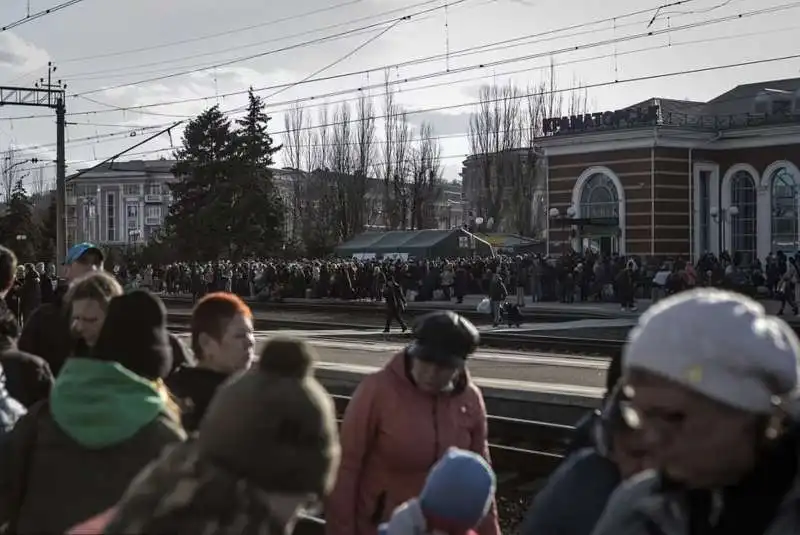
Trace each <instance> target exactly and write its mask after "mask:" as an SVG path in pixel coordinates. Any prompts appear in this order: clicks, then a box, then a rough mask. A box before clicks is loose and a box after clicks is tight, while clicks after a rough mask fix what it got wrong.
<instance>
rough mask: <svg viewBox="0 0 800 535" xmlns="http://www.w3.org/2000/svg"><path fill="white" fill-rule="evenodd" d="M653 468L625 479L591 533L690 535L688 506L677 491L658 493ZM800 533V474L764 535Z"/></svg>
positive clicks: (608, 534) (656, 477) (607, 534)
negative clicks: (687, 514)
mask: <svg viewBox="0 0 800 535" xmlns="http://www.w3.org/2000/svg"><path fill="white" fill-rule="evenodd" d="M659 486H660V485H659V478H658V475H656V474H655V473H654V472H652V471H648V472H643V473H641V474H639V475H637V476H634V477H633V478H631V479H629V480H628V481H626V482H625V483H624V484H622V485H621V486H620V487H618V488H617V490H616V491H615V492H614V494H613V495H612V496H611V499H610V500H609V502H608V505H607V506H606V509H605V512H604V513H603V516H602V517H601V518H600V521H599V522H598V523H597V525H596V526H595V529H594V531H593V532H592V535H687V534H688V526H687V524H688V523H687V521H686V513H685V511H686V507H685V503H684V502H683V499H682V496H681V495H680V494H678V493H675V494H663V493H661V492H659V490H658V489H659ZM797 533H800V475H798V477H797V478H796V479H795V483H794V485H793V486H792V489H791V490H790V491H789V492H788V493H787V494H786V496H785V498H784V501H783V503H782V505H781V506H780V509H779V512H778V514H777V515H776V516H775V518H774V520H773V522H772V524H771V525H770V526H769V528H768V529H767V531H765V532H764V535H790V534H791V535H796V534H797Z"/></svg>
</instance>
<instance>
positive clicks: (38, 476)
mask: <svg viewBox="0 0 800 535" xmlns="http://www.w3.org/2000/svg"><path fill="white" fill-rule="evenodd" d="M10 439H11V440H10V441H9V444H8V447H7V448H4V449H3V451H2V455H3V457H4V458H3V459H2V461H0V462H1V463H2V464H1V465H2V466H16V467H17V468H16V469H15V470H10V471H0V492H2V493H3V495H2V496H0V524H2V523H5V522H8V521H13V522H14V523H16V528H17V532H18V533H22V534H24V533H64V532H66V531H67V530H68V529H69V528H70V527H72V526H74V525H76V524H77V523H79V522H81V521H84V520H86V519H87V518H90V517H92V516H94V515H97V514H99V513H101V512H102V511H104V510H106V509H108V508H109V507H111V506H113V505H114V504H115V503H116V502H117V501H118V500H119V499H120V497H121V496H122V494H123V492H124V491H125V489H126V488H127V486H128V484H129V483H130V481H131V480H132V479H133V478H134V477H135V476H136V474H137V473H138V472H139V471H140V470H141V469H142V468H143V467H144V466H145V465H147V463H149V462H150V461H151V460H153V459H155V458H156V457H157V456H158V455H159V453H160V451H161V449H162V448H163V447H164V446H165V445H167V444H170V443H173V442H178V441H181V440H183V439H184V433H183V431H182V430H181V429H180V425H179V424H177V423H175V422H173V421H172V420H171V418H169V417H168V416H167V415H166V407H165V400H164V399H163V397H162V395H161V394H160V393H159V391H158V388H157V387H156V386H155V385H154V384H153V383H151V382H149V381H147V380H146V379H143V378H141V377H139V376H138V375H136V374H134V373H133V372H130V371H128V370H127V369H126V368H124V367H123V366H122V365H120V364H118V363H115V362H105V361H98V360H90V359H81V358H71V359H69V360H67V361H66V362H65V364H64V367H63V369H62V371H61V374H60V375H59V377H58V378H57V379H56V382H55V385H54V386H53V391H52V393H51V396H50V400H49V401H45V402H41V403H40V404H38V405H36V406H34V407H33V408H32V409H31V411H30V412H29V413H28V415H27V416H26V417H25V418H23V419H22V420H20V422H19V423H18V425H17V427H16V429H15V430H14V433H13V434H12V435H11V437H10ZM14 511H18V514H17V516H16V517H15V518H13V512H14Z"/></svg>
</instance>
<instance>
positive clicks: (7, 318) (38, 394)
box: [0, 309, 53, 408]
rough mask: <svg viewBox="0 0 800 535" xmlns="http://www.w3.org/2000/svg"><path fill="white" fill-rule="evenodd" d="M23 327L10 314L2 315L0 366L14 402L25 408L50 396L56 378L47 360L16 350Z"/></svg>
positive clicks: (2, 313) (6, 311) (4, 312)
mask: <svg viewBox="0 0 800 535" xmlns="http://www.w3.org/2000/svg"><path fill="white" fill-rule="evenodd" d="M19 331H20V326H19V322H18V321H17V318H15V317H14V314H12V313H11V311H10V310H7V309H6V310H2V311H0V364H2V367H3V373H4V375H5V386H6V390H7V391H8V393H9V394H10V395H11V397H12V398H14V399H16V400H17V401H19V402H20V403H21V404H22V405H24V406H25V407H26V408H30V407H31V406H33V404H35V403H36V402H37V401H39V400H42V399H46V398H47V397H49V396H50V388H51V387H52V386H53V374H52V372H51V371H50V366H48V365H47V362H45V360H44V359H42V358H41V357H37V356H36V355H31V354H30V353H25V352H24V351H20V350H19V349H17V338H18V337H19Z"/></svg>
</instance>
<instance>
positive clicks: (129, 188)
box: [125, 184, 142, 195]
mask: <svg viewBox="0 0 800 535" xmlns="http://www.w3.org/2000/svg"><path fill="white" fill-rule="evenodd" d="M141 191H142V189H141V187H140V185H139V184H125V195H140V194H141Z"/></svg>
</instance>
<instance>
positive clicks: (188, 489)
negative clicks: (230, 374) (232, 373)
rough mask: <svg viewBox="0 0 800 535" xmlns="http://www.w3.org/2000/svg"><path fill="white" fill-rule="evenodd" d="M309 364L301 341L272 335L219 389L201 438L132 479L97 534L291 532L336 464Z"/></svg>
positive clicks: (331, 422)
mask: <svg viewBox="0 0 800 535" xmlns="http://www.w3.org/2000/svg"><path fill="white" fill-rule="evenodd" d="M313 361H314V353H313V349H312V348H311V346H309V345H307V344H306V343H304V342H301V341H297V340H290V339H280V338H273V339H271V340H270V341H269V342H268V343H267V344H266V345H265V346H264V349H263V351H262V354H261V359H260V360H259V363H258V365H257V366H254V367H253V368H251V369H250V370H249V371H247V372H245V373H243V374H242V375H239V376H237V377H235V378H234V379H232V380H231V381H230V382H229V383H226V384H225V385H223V386H222V387H221V388H220V389H219V390H218V391H217V393H216V395H215V397H214V399H213V401H212V402H211V405H210V406H209V408H208V411H207V412H206V415H205V417H204V418H203V421H202V423H201V424H200V429H199V434H198V435H197V438H196V439H194V440H192V441H190V442H186V443H184V444H180V445H178V446H176V447H171V448H170V449H168V450H165V452H164V453H163V454H162V457H161V458H160V459H159V460H157V461H155V462H154V463H152V464H151V465H150V466H148V467H147V468H145V469H144V470H143V471H142V472H141V473H140V474H139V475H138V476H137V477H136V478H135V479H134V481H133V483H132V484H131V485H130V487H129V488H128V490H127V492H126V493H125V495H124V496H123V498H122V500H121V501H120V502H119V504H118V505H117V507H116V510H115V511H114V512H113V514H112V515H110V517H111V518H110V520H109V522H108V524H107V525H106V526H105V529H104V530H103V533H105V535H122V534H125V535H138V534H141V535H144V534H147V535H160V534H164V535H166V534H170V535H171V534H174V533H196V534H209V535H210V534H212V533H213V534H215V535H251V534H252V535H283V534H285V533H291V531H292V529H293V528H294V525H295V523H296V521H297V519H298V517H299V515H300V514H301V513H302V509H303V507H304V506H305V505H307V504H308V502H310V501H319V500H320V499H322V498H324V497H325V495H326V494H327V493H328V492H329V491H330V489H331V488H332V486H333V483H334V478H335V475H336V471H337V469H338V464H339V456H340V451H339V437H338V430H337V426H336V411H335V408H334V405H333V400H332V399H331V397H330V395H329V394H328V393H327V392H326V391H325V389H324V388H323V387H322V385H320V384H319V383H318V382H317V380H316V379H315V378H314V377H313V374H312V363H313Z"/></svg>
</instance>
